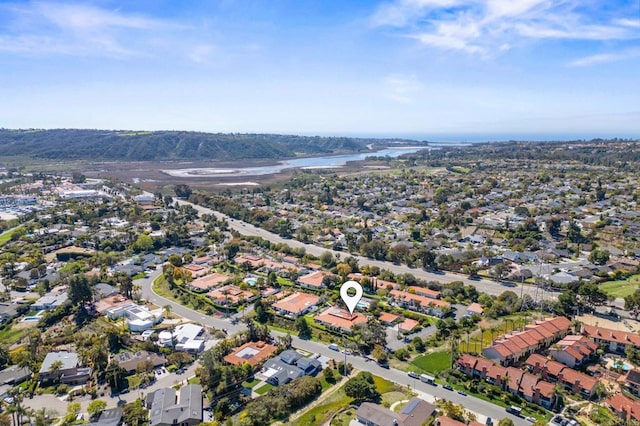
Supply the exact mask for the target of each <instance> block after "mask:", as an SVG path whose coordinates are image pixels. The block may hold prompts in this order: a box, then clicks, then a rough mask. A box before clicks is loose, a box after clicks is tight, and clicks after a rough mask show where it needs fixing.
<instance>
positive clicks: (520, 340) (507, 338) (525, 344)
mask: <svg viewBox="0 0 640 426" xmlns="http://www.w3.org/2000/svg"><path fill="white" fill-rule="evenodd" d="M570 327H571V321H569V320H568V319H567V318H565V317H555V318H547V319H545V320H542V321H536V322H534V323H533V324H528V325H526V326H525V329H524V331H516V332H511V333H509V334H505V335H503V336H501V337H499V338H498V339H496V340H495V342H494V343H493V345H491V346H489V347H488V348H485V350H487V349H494V350H495V351H496V352H497V353H499V354H500V355H501V356H502V357H503V358H510V357H513V356H516V355H518V354H523V353H525V352H528V351H533V350H536V349H538V348H540V347H541V346H542V344H543V342H544V341H545V340H553V339H555V338H559V337H561V336H563V335H565V334H566V332H567V331H569V328H570Z"/></svg>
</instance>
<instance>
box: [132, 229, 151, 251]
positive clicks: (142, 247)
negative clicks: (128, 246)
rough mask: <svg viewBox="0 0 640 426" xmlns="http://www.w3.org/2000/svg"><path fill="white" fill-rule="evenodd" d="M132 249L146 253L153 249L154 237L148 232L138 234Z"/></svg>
mask: <svg viewBox="0 0 640 426" xmlns="http://www.w3.org/2000/svg"><path fill="white" fill-rule="evenodd" d="M132 249H133V251H135V252H136V253H139V252H145V253H146V252H149V251H151V250H153V238H151V237H150V236H149V235H147V234H140V235H138V238H137V239H136V241H135V242H134V243H133V246H132Z"/></svg>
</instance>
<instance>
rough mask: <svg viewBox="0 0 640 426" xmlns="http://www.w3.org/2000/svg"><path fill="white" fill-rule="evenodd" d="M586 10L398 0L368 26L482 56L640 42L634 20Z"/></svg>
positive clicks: (539, 2)
mask: <svg viewBox="0 0 640 426" xmlns="http://www.w3.org/2000/svg"><path fill="white" fill-rule="evenodd" d="M595 4H598V2H595ZM588 5H589V4H586V5H585V3H584V2H583V1H581V0H423V1H420V0H413V1H412V0H396V1H395V2H392V3H385V4H383V5H381V6H380V7H379V8H378V9H377V11H376V12H375V13H374V15H373V16H372V23H373V24H374V25H377V26H395V27H397V28H398V29H399V31H400V32H402V33H404V35H406V36H408V37H410V38H413V39H416V40H418V41H420V42H421V43H422V44H424V45H426V46H430V47H434V48H437V49H443V50H459V51H464V52H468V53H473V54H480V55H488V54H493V53H497V52H500V51H505V50H509V49H511V48H513V47H514V46H517V45H518V44H520V43H522V42H525V41H527V40H529V41H534V40H544V39H565V40H585V41H612V40H613V41H615V40H633V39H640V31H639V30H640V24H639V22H638V21H636V20H631V19H627V18H619V17H616V16H612V13H608V14H605V13H601V11H600V10H597V9H596V10H585V7H586V6H588ZM618 12H619V13H618V15H622V14H624V13H625V12H624V11H618ZM613 15H615V14H613Z"/></svg>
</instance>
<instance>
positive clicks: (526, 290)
mask: <svg viewBox="0 0 640 426" xmlns="http://www.w3.org/2000/svg"><path fill="white" fill-rule="evenodd" d="M176 202H177V203H178V204H180V205H190V206H192V207H193V208H194V209H196V210H197V211H198V214H200V215H203V214H209V215H215V216H216V217H217V218H218V219H225V220H226V221H227V222H228V223H229V228H230V229H233V230H235V231H237V232H239V233H240V234H242V235H248V236H255V237H261V238H263V239H265V240H268V241H270V242H272V243H281V244H287V245H289V246H291V247H294V248H304V249H305V251H306V252H307V253H309V254H312V255H314V256H320V255H321V254H322V253H324V252H326V251H328V252H331V253H333V255H334V256H335V257H337V258H344V257H346V256H353V257H355V258H356V259H358V263H359V264H360V265H369V266H376V267H378V268H380V269H387V270H389V271H391V272H393V273H394V274H406V273H408V274H412V275H414V276H415V277H416V278H420V279H423V280H427V281H439V282H441V283H450V282H452V281H462V282H463V283H464V284H465V285H471V286H474V287H476V288H477V289H478V290H479V291H483V292H485V293H488V294H491V295H493V296H498V295H500V294H502V293H503V292H504V291H506V290H513V291H515V292H516V293H518V294H520V292H522V293H523V294H529V295H530V296H531V297H534V298H538V299H547V300H548V299H553V300H555V299H556V298H557V297H558V294H559V293H557V292H548V291H544V292H543V291H542V290H540V289H538V287H536V286H532V285H526V284H525V285H524V286H519V285H515V286H514V285H513V284H501V283H498V282H495V281H491V280H488V279H484V278H483V279H475V280H472V279H469V277H468V276H466V275H463V274H456V273H454V272H447V271H441V272H438V273H436V272H429V271H425V270H424V269H421V268H410V267H408V266H406V265H398V264H395V263H392V262H387V261H382V260H374V259H369V258H367V257H363V256H360V255H352V254H348V253H345V252H341V251H334V250H331V249H326V248H323V247H319V246H316V245H314V244H305V243H302V242H300V241H297V240H293V239H286V238H282V237H281V236H279V235H277V234H274V233H272V232H269V231H266V230H264V229H261V228H258V227H256V226H254V225H252V224H250V223H247V222H243V221H240V220H238V219H233V218H230V217H229V216H227V215H225V214H223V213H220V212H218V211H215V210H212V209H210V208H208V207H203V206H200V205H197V204H193V203H190V202H187V201H183V200H176ZM536 292H537V293H536Z"/></svg>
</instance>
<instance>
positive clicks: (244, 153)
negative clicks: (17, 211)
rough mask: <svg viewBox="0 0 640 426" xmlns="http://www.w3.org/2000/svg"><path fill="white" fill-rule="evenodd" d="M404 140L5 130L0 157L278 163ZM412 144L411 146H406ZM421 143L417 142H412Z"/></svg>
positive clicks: (175, 132)
mask: <svg viewBox="0 0 640 426" xmlns="http://www.w3.org/2000/svg"><path fill="white" fill-rule="evenodd" d="M398 142H400V141H398V140H385V139H361V138H346V137H308V136H292V135H272V134H237V133H231V134H223V133H199V132H183V131H157V132H131V131H108V130H75V129H74V130H70V129H55V130H9V129H0V153H1V154H0V155H1V156H3V157H14V156H26V157H31V158H40V159H52V160H54V159H55V160H102V161H151V160H156V161H157V160H223V161H227V160H238V159H258V158H265V159H275V158H287V157H295V156H300V155H326V154H339V153H352V152H363V151H368V148H367V145H369V144H373V145H374V146H377V147H386V146H390V145H393V144H397V143H398ZM404 142H408V141H404ZM411 143H412V144H416V142H411Z"/></svg>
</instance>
